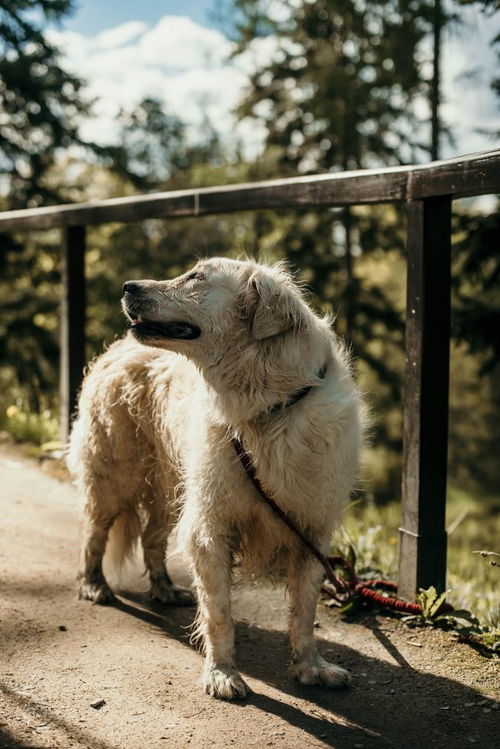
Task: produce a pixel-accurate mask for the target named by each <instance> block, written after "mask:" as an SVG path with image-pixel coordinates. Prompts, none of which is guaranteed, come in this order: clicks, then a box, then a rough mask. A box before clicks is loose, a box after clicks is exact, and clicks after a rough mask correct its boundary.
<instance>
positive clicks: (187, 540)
mask: <svg viewBox="0 0 500 749" xmlns="http://www.w3.org/2000/svg"><path fill="white" fill-rule="evenodd" d="M123 309H124V311H125V314H126V315H127V316H128V318H129V320H130V321H131V324H132V328H131V332H130V333H129V335H128V336H127V337H126V338H125V339H123V340H120V341H118V342H116V343H114V344H113V345H112V346H111V347H110V348H109V349H108V350H107V351H106V352H105V353H104V354H103V355H102V356H101V357H100V358H98V359H97V360H96V361H95V362H94V363H93V365H92V366H91V367H90V370H89V372H88V374H87V376H86V378H85V381H84V384H83V388H82V392H81V397H80V404H79V416H78V419H77V421H76V422H75V424H74V427H73V432H72V436H71V442H70V448H69V456H68V464H69V466H70V469H71V470H72V472H73V473H74V474H75V475H76V477H77V478H78V480H79V483H80V486H81V489H82V491H83V492H84V494H85V497H86V537H85V543H84V547H83V551H82V563H81V569H80V574H79V578H80V597H81V598H86V599H89V600H91V601H94V602H96V603H105V602H107V601H110V600H112V598H113V593H112V591H111V590H110V588H109V586H108V585H107V583H106V580H105V579H104V576H103V573H102V557H103V554H104V549H105V546H106V541H107V537H108V534H109V532H110V530H111V531H112V532H113V535H114V536H115V537H116V539H117V540H118V542H119V546H120V549H121V553H122V555H123V554H125V553H127V551H128V550H129V549H130V546H131V544H132V543H133V541H134V540H135V539H136V538H137V536H138V535H139V534H140V535H141V538H142V545H143V549H144V560H145V563H146V567H147V569H148V571H149V575H150V579H151V595H152V596H153V597H154V598H157V599H159V600H160V601H163V602H165V603H187V602H190V601H191V594H190V593H189V591H186V590H184V589H181V588H179V587H177V586H175V585H173V584H172V582H171V580H170V578H169V576H168V574H167V571H166V568H165V551H166V543H167V537H168V534H169V532H170V530H171V528H172V526H173V524H174V523H176V522H178V523H179V534H180V536H179V537H180V539H181V542H182V543H183V546H184V548H185V550H186V551H187V554H188V556H189V559H190V561H191V565H192V569H193V575H194V582H195V585H196V591H197V597H198V607H199V611H198V628H199V630H198V631H199V633H200V635H202V637H203V642H204V648H205V656H206V660H205V669H204V677H203V683H204V686H205V689H206V691H207V692H208V693H209V694H211V695H213V696H215V697H220V698H224V699H234V698H242V697H245V696H246V695H247V694H248V692H249V688H248V686H247V685H246V684H245V682H244V681H243V679H242V678H241V676H240V675H239V673H238V671H237V670H236V668H235V665H234V634H233V624H232V620H231V606H230V585H231V577H232V570H233V567H234V565H235V561H237V562H238V565H239V567H240V568H241V569H242V570H250V571H252V572H256V573H260V574H262V573H266V574H268V573H270V572H272V571H273V570H278V569H279V570H286V575H287V577H286V580H287V590H288V596H289V602H290V640H291V647H292V653H293V672H294V674H295V675H296V677H297V678H298V679H299V680H300V681H301V682H302V683H303V684H323V685H325V686H329V687H337V686H342V685H344V684H346V683H347V681H348V674H347V672H346V671H345V670H343V669H341V668H339V667H338V666H335V665H333V664H330V663H327V662H326V661H325V660H323V658H321V657H320V656H319V654H318V652H317V649H316V646H315V642H314V638H313V623H314V616H315V609H316V603H317V599H318V593H319V589H320V585H321V580H322V576H323V570H322V568H321V565H320V564H319V563H318V562H317V560H316V559H314V557H313V556H312V555H311V554H310V552H308V551H307V550H306V549H305V548H304V547H303V545H302V544H301V542H300V541H299V540H298V539H297V538H296V537H295V536H294V534H293V533H292V532H291V531H290V530H289V529H288V528H287V527H286V526H285V524H284V523H283V522H282V521H281V520H279V519H278V518H276V517H275V516H274V515H273V514H272V512H271V510H270V509H269V507H268V506H267V505H266V504H265V503H264V501H263V500H262V498H261V497H260V496H259V495H258V494H257V492H256V490H255V488H254V487H253V485H252V483H251V482H250V480H249V478H248V477H247V475H246V474H245V472H244V470H243V468H242V466H241V464H240V462H239V460H238V457H237V455H236V453H235V450H234V447H233V444H232V442H231V438H232V436H234V435H238V437H239V438H240V439H241V441H242V442H243V445H244V447H245V449H246V451H247V452H248V453H249V454H250V455H251V457H252V460H253V462H254V465H255V468H256V471H257V476H258V477H259V479H260V481H261V483H262V484H263V486H264V487H265V489H266V491H267V492H268V493H269V494H270V495H271V496H272V497H273V498H274V499H276V501H277V502H278V503H279V504H281V506H282V507H283V509H284V510H285V511H286V512H287V513H288V514H289V515H290V516H291V517H292V518H293V519H294V520H295V522H296V523H297V524H298V525H299V526H300V528H301V529H302V530H303V531H304V532H305V533H306V534H307V535H308V536H309V538H310V539H311V540H312V541H313V542H314V543H315V544H316V545H317V546H318V547H319V549H320V550H321V551H322V552H327V551H328V546H329V542H330V538H331V533H332V529H333V527H334V524H335V521H336V519H337V517H338V515H339V513H340V511H341V509H342V506H343V504H344V502H345V501H346V500H347V498H348V496H349V493H350V491H351V488H352V485H353V481H354V478H355V474H356V470H357V464H358V454H359V449H360V442H361V415H360V411H361V408H360V400H359V395H358V391H357V389H356V387H355V385H354V383H353V379H352V376H351V372H350V368H349V363H348V360H347V357H346V355H345V353H344V351H343V349H342V347H341V345H340V344H339V342H338V340H337V339H336V338H335V336H334V334H333V333H332V332H331V329H330V325H329V322H328V321H327V320H325V319H321V318H319V317H318V316H317V315H316V314H314V312H313V311H312V310H311V309H310V308H309V307H308V306H307V304H306V303H305V301H304V299H303V297H302V294H301V292H300V290H299V289H298V288H297V286H296V285H295V284H294V283H293V281H292V279H291V277H290V276H289V275H288V274H287V273H286V272H285V271H284V270H283V269H282V267H280V266H275V267H269V266H265V265H260V264H257V263H255V262H251V261H235V260H228V259H224V258H213V259H210V260H203V261H201V262H199V263H197V265H196V266H195V268H194V269H193V270H192V271H191V272H189V273H186V274H185V275H183V276H180V277H179V278H176V279H174V280H172V281H129V282H127V283H126V284H125V285H124V296H123ZM141 521H142V522H141Z"/></svg>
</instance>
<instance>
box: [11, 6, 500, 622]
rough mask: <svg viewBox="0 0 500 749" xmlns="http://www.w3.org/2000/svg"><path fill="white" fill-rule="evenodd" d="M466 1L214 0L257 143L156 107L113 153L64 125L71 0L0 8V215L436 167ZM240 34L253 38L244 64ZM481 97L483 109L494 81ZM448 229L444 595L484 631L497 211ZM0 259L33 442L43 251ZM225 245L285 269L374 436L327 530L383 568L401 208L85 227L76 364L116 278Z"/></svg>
mask: <svg viewBox="0 0 500 749" xmlns="http://www.w3.org/2000/svg"><path fill="white" fill-rule="evenodd" d="M470 5H474V6H477V7H478V8H479V9H480V11H481V13H482V14H485V16H486V17H487V18H489V19H492V21H493V19H496V18H497V13H498V9H499V6H498V3H497V2H496V0H477V2H467V1H466V0H462V2H459V1H458V0H447V1H446V2H443V0H304V2H302V1H301V0H290V1H289V2H287V1H286V0H283V2H278V3H277V2H276V0H272V1H271V0H268V1H266V0H219V1H218V2H217V0H214V4H213V9H212V14H213V15H212V18H213V19H214V22H215V23H216V25H218V27H219V28H220V29H221V31H223V33H224V35H225V37H226V38H227V39H228V40H230V45H229V54H230V56H231V58H232V59H235V60H237V59H238V58H240V59H245V56H248V55H249V53H253V56H254V62H253V67H252V68H251V70H250V72H249V75H248V84H247V86H246V88H245V90H244V92H243V94H242V96H241V98H240V101H239V103H238V105H237V108H236V110H235V117H236V120H237V121H238V122H239V123H244V124H245V126H246V128H247V132H251V131H252V129H253V128H254V129H255V130H256V131H258V132H259V133H261V138H260V143H259V146H258V147H254V148H253V151H252V152H251V153H250V154H249V152H248V148H247V147H246V146H245V142H244V141H243V140H238V138H233V139H227V138H225V137H224V136H221V134H220V132H219V131H218V129H217V127H216V123H214V122H213V121H211V118H210V112H209V110H208V108H207V110H206V111H205V110H204V108H203V102H200V103H198V104H197V106H198V109H199V110H200V111H199V118H198V122H199V124H198V126H197V127H196V128H193V127H192V126H191V124H190V122H189V121H186V120H184V119H183V118H182V117H180V116H179V114H178V113H173V112H172V111H169V110H168V109H167V108H166V107H165V105H164V103H163V102H162V100H161V99H160V98H155V97H153V96H147V97H145V98H143V99H142V100H141V101H138V102H137V103H136V105H135V106H133V107H132V108H130V109H128V110H125V109H122V110H121V111H120V112H119V114H118V116H117V118H116V123H115V130H116V138H115V140H114V142H113V143H111V144H109V143H108V144H106V145H103V144H102V142H93V140H92V138H91V137H89V133H90V134H91V128H89V127H88V126H87V127H82V123H85V122H88V121H89V118H90V121H91V116H92V112H93V111H94V110H95V108H96V107H97V108H98V107H99V101H96V100H95V99H94V100H92V99H91V98H90V96H89V95H88V92H87V91H86V84H85V80H82V79H80V78H79V77H78V76H77V75H75V74H74V73H73V72H71V71H70V70H68V69H66V67H65V66H64V63H63V57H62V55H61V53H60V52H59V50H58V48H57V46H56V44H55V42H54V34H53V33H52V34H51V33H50V31H49V30H50V28H53V27H54V23H55V22H57V21H58V20H59V21H61V20H63V19H64V18H65V17H67V16H68V14H71V12H72V11H73V10H74V9H75V3H74V2H73V1H72V0H0V171H1V174H0V210H10V209H16V208H24V207H27V206H30V207H31V206H38V205H48V204H54V203H60V202H73V201H82V200H90V199H95V198H109V197H115V196H121V195H130V194H135V193H142V192H149V191H156V190H171V189H180V188H185V187H186V188H187V187H199V186H208V185H215V184H225V183H231V182H241V181H253V180H261V179H268V178H273V177H287V176H294V175H297V174H316V173H321V172H327V171H337V170H345V169H358V168H364V167H374V166H386V165H399V164H409V163H425V162H427V161H429V160H431V159H436V158H439V157H440V156H441V155H442V153H443V150H446V153H447V155H448V154H449V151H450V148H453V143H454V128H455V126H456V124H457V123H454V122H448V121H444V119H443V117H442V111H443V101H442V98H443V97H442V86H441V79H442V75H443V71H442V59H443V55H442V49H443V40H444V39H445V38H446V35H460V34H467V28H466V27H464V24H463V18H462V16H463V13H464V8H465V6H470ZM277 8H278V10H279V12H277V10H276V9H277ZM493 28H494V24H493V23H492V29H493ZM256 40H259V41H260V42H262V43H264V44H266V43H268V42H269V41H272V49H273V51H272V54H267V55H263V56H262V61H261V62H259V59H258V58H259V55H258V54H257V55H255V42H256ZM491 45H492V48H493V49H494V50H495V51H496V53H497V54H499V53H500V35H495V34H493V33H492V38H491ZM255 58H257V59H255ZM499 59H500V58H499ZM477 74H478V72H477V70H475V69H470V70H469V71H468V76H469V77H470V78H472V79H473V77H474V76H475V75H477ZM126 80H127V71H126V70H124V82H123V85H126ZM489 85H491V87H492V89H493V91H495V92H496V93H497V94H498V95H500V76H499V77H497V78H495V77H493V79H492V80H491V81H490V84H489ZM477 130H478V132H482V133H483V135H484V136H485V142H491V147H494V145H495V143H494V141H495V139H498V132H494V129H490V131H488V132H486V129H485V127H484V124H483V123H481V122H478V126H477ZM82 133H83V134H82ZM488 139H490V141H488ZM497 142H498V141H497ZM453 228H454V235H453V320H452V344H451V349H452V365H451V394H450V409H451V411H450V448H449V481H450V501H449V503H448V507H449V529H450V530H451V531H452V534H453V535H452V536H451V538H450V541H451V548H450V552H451V554H450V565H451V566H450V577H451V580H452V581H453V579H454V577H453V576H454V575H455V579H456V580H460V587H461V595H462V599H461V601H462V600H465V602H466V603H467V604H468V605H470V606H471V607H472V608H474V609H475V610H480V611H481V612H482V613H483V614H484V615H485V616H486V617H489V619H490V620H491V621H498V617H499V612H498V602H497V603H495V599H494V593H493V587H494V582H493V577H492V574H493V575H494V574H495V573H496V570H493V573H492V571H491V568H490V567H489V566H488V565H485V564H484V562H483V560H481V559H478V558H477V557H474V556H473V555H472V551H473V550H474V549H478V548H484V547H487V546H488V543H489V541H491V544H493V543H494V538H495V533H496V534H497V536H496V537H497V538H498V534H499V531H500V528H499V521H500V479H499V472H498V446H499V444H500V378H499V376H498V375H499V366H500V288H499V276H500V252H499V250H500V217H499V213H498V211H497V210H495V203H494V201H493V199H490V200H488V201H486V202H484V201H483V202H482V201H479V202H478V201H470V200H469V201H457V202H456V203H454V217H453ZM0 247H1V253H0V298H1V300H2V318H1V320H0V428H2V429H4V430H6V431H7V432H9V433H11V434H13V435H14V436H15V437H16V438H19V439H27V440H31V441H34V442H37V443H38V444H42V443H46V442H48V441H50V440H54V439H55V438H56V433H57V427H56V424H57V378H58V354H59V343H58V329H59V299H60V237H59V234H58V232H44V233H33V234H30V235H21V234H0ZM242 252H245V253H249V254H252V255H255V256H257V257H261V258H265V259H270V260H274V259H283V258H284V259H287V260H288V261H289V262H290V263H291V265H292V268H294V269H296V270H297V273H298V277H299V279H300V280H301V281H304V282H306V284H307V286H308V288H309V289H310V291H311V292H312V295H313V296H312V298H311V301H312V303H313V304H314V305H316V307H317V308H318V309H319V310H321V311H324V312H333V313H334V314H335V316H336V323H335V326H336V329H337V331H338V332H339V333H340V334H341V335H343V336H344V337H345V338H346V339H347V341H348V342H349V345H350V346H351V348H352V351H353V353H354V356H355V362H356V370H357V375H358V377H359V381H360V384H361V387H362V389H363V391H364V392H365V394H366V399H367V402H368V404H369V407H370V409H371V413H372V417H373V427H372V432H371V437H370V439H371V444H370V447H369V449H368V450H367V455H366V460H365V463H366V469H365V473H364V478H363V483H362V487H361V490H360V493H359V495H358V499H357V500H356V501H355V503H354V504H353V507H352V508H351V510H350V515H348V517H347V519H346V525H347V527H348V529H349V533H350V534H352V537H353V539H354V541H355V543H356V545H357V546H358V551H359V552H360V553H361V554H362V556H363V560H364V563H365V564H366V565H372V566H382V567H383V568H384V571H386V572H387V571H391V568H394V565H395V558H396V557H395V550H396V546H397V533H396V528H397V516H398V509H397V508H398V501H399V498H400V491H401V489H400V484H401V454H402V405H401V404H402V384H403V370H404V312H405V274H406V261H405V215H404V210H403V209H401V208H399V207H395V206H375V207H366V206H365V207H359V208H344V209H335V210H333V209H314V210H310V209H307V210H301V211H295V212H285V211H282V212H280V211H276V212H270V211H262V212H252V213H242V214H237V215H231V216H220V217H217V216H216V217H208V218H196V219H182V220H169V221H159V220H154V221H153V220H152V221H146V222H143V223H142V224H134V225H128V226H121V225H114V224H108V225H105V226H100V227H94V228H92V229H91V230H90V232H89V237H88V250H87V258H86V262H87V267H86V272H87V279H88V289H87V294H88V307H87V314H88V323H87V335H88V344H87V345H88V350H87V355H88V358H91V357H92V356H94V355H95V354H96V353H98V352H100V351H102V348H103V345H105V344H106V343H109V342H110V341H112V340H113V339H114V338H115V337H116V336H118V335H121V334H122V333H123V331H124V321H123V317H122V315H121V312H120V306H119V299H120V293H121V285H122V283H123V281H124V280H125V279H127V278H135V277H138V278H141V277H143V278H144V277H152V278H168V277H171V276H175V275H177V274H178V273H181V272H183V271H184V270H186V269H187V267H189V266H190V265H191V264H192V263H193V260H194V259H195V258H196V257H197V256H199V255H205V254H211V255H213V254H217V255H233V256H235V255H238V254H240V253H242ZM491 544H490V545H491ZM453 549H455V550H456V556H455V557H453V553H454V552H453ZM497 551H498V549H497ZM453 560H455V561H453ZM467 586H469V587H468V588H467ZM471 601H472V603H471Z"/></svg>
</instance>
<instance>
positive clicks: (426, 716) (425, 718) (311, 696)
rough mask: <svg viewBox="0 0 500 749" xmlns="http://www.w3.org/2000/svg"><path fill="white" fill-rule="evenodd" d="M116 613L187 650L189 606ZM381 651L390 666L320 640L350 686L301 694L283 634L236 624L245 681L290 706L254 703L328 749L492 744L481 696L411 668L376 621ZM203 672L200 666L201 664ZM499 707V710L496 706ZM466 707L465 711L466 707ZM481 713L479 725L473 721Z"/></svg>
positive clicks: (126, 605)
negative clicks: (254, 682) (278, 694)
mask: <svg viewBox="0 0 500 749" xmlns="http://www.w3.org/2000/svg"><path fill="white" fill-rule="evenodd" d="M114 606H115V607H116V608H117V609H119V610H120V611H122V612H124V613H126V614H129V615H132V616H135V617H138V618H139V619H141V620H143V621H144V622H147V623H148V624H150V625H153V626H154V627H155V628H158V629H160V630H161V631H163V632H164V633H165V634H166V635H168V636H169V637H172V638H175V639H176V640H178V641H181V642H183V643H184V644H186V645H189V636H190V630H191V625H192V622H193V619H194V613H195V610H194V607H190V608H171V607H166V606H163V605H161V604H155V603H154V602H151V601H149V600H148V598H147V597H146V596H145V595H143V594H133V593H126V594H123V593H122V594H120V599H117V600H116V602H115V604H114ZM366 623H367V628H368V629H370V630H371V631H372V632H373V633H374V634H375V636H376V638H377V639H378V640H379V642H380V644H381V645H382V646H383V647H384V649H385V651H386V656H387V660H385V659H384V660H381V659H379V658H370V657H368V656H366V655H364V654H362V653H359V652H357V651H356V650H354V649H352V648H350V647H347V646H345V645H342V644H340V643H332V642H329V641H327V640H324V639H322V638H321V637H317V642H318V646H319V649H320V652H321V653H322V655H324V656H325V657H326V658H327V659H329V660H331V661H334V662H336V663H338V664H340V665H342V666H344V667H346V668H348V669H349V670H350V671H351V672H352V674H353V685H352V687H351V688H349V689H347V690H342V691H332V690H328V689H324V688H321V687H304V686H302V685H300V684H298V683H297V682H296V681H294V680H293V679H292V677H291V675H290V672H289V669H288V665H289V659H290V653H289V648H288V642H287V637H286V635H285V633H283V632H280V631H275V630H271V629H264V628H262V627H259V626H255V625H251V624H248V623H245V622H236V640H237V643H238V650H237V662H238V667H239V669H240V670H241V672H242V674H243V675H247V676H249V677H252V678H254V679H258V680H260V681H262V682H265V683H267V684H269V685H270V686H272V687H274V688H275V689H276V690H278V691H280V692H282V693H284V694H287V695H290V696H292V697H293V698H294V699H293V700H292V701H290V699H289V698H288V699H286V700H280V699H279V697H278V698H275V697H271V696H269V695H268V694H259V693H255V694H253V695H252V696H251V697H250V698H249V700H247V701H244V702H235V703H231V704H232V705H234V706H240V707H244V706H245V705H247V704H249V703H251V704H252V705H253V706H254V707H257V708H258V709H260V710H262V711H264V712H265V713H267V714H274V715H276V716H278V717H279V718H281V719H282V720H285V721H286V722H288V723H289V724H290V725H291V726H295V727H296V728H299V729H301V730H302V731H305V732H307V733H308V734H310V736H311V737H315V738H317V739H320V740H321V741H322V742H323V745H325V744H326V745H328V746H332V747H340V748H343V747H345V748H346V749H353V747H355V746H356V747H357V746H359V747H366V748H368V747H370V746H393V747H405V749H406V748H407V747H408V748H411V747H413V748H414V749H421V747H423V746H426V747H427V746H429V747H443V748H444V747H447V748H449V747H450V746H451V747H453V748H454V749H458V748H459V747H470V746H471V744H474V743H477V744H478V745H479V746H481V747H484V748H486V747H489V746H494V745H495V741H496V739H495V736H496V737H497V738H498V733H497V730H498V726H496V727H495V714H496V716H498V713H496V710H495V708H493V709H492V707H493V702H492V701H491V704H489V707H488V710H489V712H488V713H486V714H485V713H484V712H482V710H483V709H484V704H483V708H482V707H481V706H480V704H479V703H481V701H483V703H484V699H483V695H481V694H480V693H479V692H478V691H476V690H475V689H473V688H470V687H467V686H465V685H463V684H460V683H458V682H456V681H453V680H452V679H448V678H445V677H442V676H436V675H433V674H431V673H426V672H422V671H417V670H415V669H413V668H412V667H411V666H410V664H409V663H408V661H407V660H406V659H405V658H404V656H403V655H402V654H401V653H400V652H399V650H398V649H397V647H396V646H395V645H394V644H393V643H392V642H391V640H390V639H389V638H388V637H387V635H386V634H385V633H384V632H383V631H381V629H380V628H379V626H378V623H377V620H376V619H375V618H369V619H367V620H366ZM200 670H201V663H200ZM495 704H496V705H497V707H498V704H497V703H495ZM467 706H468V707H467ZM480 712H481V720H480V721H477V720H476V719H477V717H478V715H479V713H480Z"/></svg>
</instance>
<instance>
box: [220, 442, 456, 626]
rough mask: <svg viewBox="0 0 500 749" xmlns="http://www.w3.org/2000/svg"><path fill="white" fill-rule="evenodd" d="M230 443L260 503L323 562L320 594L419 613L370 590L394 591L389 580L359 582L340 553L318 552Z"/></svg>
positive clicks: (411, 606) (242, 453)
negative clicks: (340, 572)
mask: <svg viewBox="0 0 500 749" xmlns="http://www.w3.org/2000/svg"><path fill="white" fill-rule="evenodd" d="M232 443H233V446H234V449H235V450H236V454H237V455H238V458H239V460H240V463H241V465H242V466H243V468H244V470H245V473H246V474H247V476H248V478H249V479H250V481H251V482H252V484H253V485H254V487H255V488H256V490H257V491H258V493H259V494H260V496H261V497H262V499H263V500H264V502H266V504H267V505H268V506H269V507H270V508H271V510H272V511H273V512H274V514H275V515H277V516H278V517H279V518H281V520H282V521H283V522H284V523H285V525H287V526H288V527H289V528H290V530H291V531H293V532H294V533H295V535H296V536H298V537H299V538H300V540H301V541H302V543H303V544H304V546H306V547H307V548H308V549H309V551H310V552H311V554H312V555H313V556H315V557H316V559H317V560H318V562H320V563H321V564H322V565H323V568H324V570H325V573H326V578H327V580H325V582H324V583H323V586H322V591H323V592H324V593H327V594H328V595H329V596H331V598H333V599H334V601H335V602H336V603H337V604H339V605H343V604H345V603H347V601H348V600H349V599H350V598H351V597H352V596H353V595H355V594H358V595H360V596H361V597H362V598H365V599H367V600H369V601H371V602H373V603H377V604H378V605H379V606H384V607H385V608H390V609H393V610H395V611H400V612H402V613H408V614H421V613H422V608H421V606H419V604H418V603H410V602H409V601H403V600H402V599H400V598H395V597H394V596H386V595H383V594H382V593H378V592H377V591H376V590H374V589H375V588H382V589H383V590H387V591H391V592H393V593H396V592H397V589H398V588H397V585H396V584H395V583H391V582H389V581H388V580H363V581H362V582H361V581H360V580H359V579H358V577H357V575H356V573H355V571H354V568H353V566H352V564H351V563H350V562H349V561H348V560H347V559H344V557H340V556H330V557H329V556H326V554H322V553H321V551H319V549H318V548H316V546H315V545H314V544H313V542H312V541H311V540H310V539H309V538H307V536H306V535H304V533H303V532H302V531H301V530H300V528H299V527H298V526H297V525H295V523H294V522H293V520H292V519H291V518H290V517H289V516H288V515H287V514H286V512H285V511H284V510H283V509H282V508H281V507H280V505H279V504H278V503H277V502H276V501H275V500H274V499H273V498H272V497H270V496H269V495H268V494H267V492H266V491H265V490H264V488H263V486H262V484H261V483H260V481H259V479H258V478H257V472H256V470H255V466H254V464H253V461H252V459H251V457H250V456H249V454H248V453H247V452H246V450H245V448H244V447H243V444H242V443H241V441H240V440H239V439H238V438H237V437H233V438H232ZM337 567H341V568H342V569H343V570H344V572H345V573H346V576H345V577H343V576H342V575H337V574H335V569H336V568H337ZM451 609H452V607H451V606H450V605H449V604H446V603H444V604H442V606H441V610H442V611H445V610H448V611H449V610H451Z"/></svg>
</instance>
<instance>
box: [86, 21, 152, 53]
mask: <svg viewBox="0 0 500 749" xmlns="http://www.w3.org/2000/svg"><path fill="white" fill-rule="evenodd" d="M146 29H147V24H145V23H144V22H143V21H127V23H121V24H120V25H119V26H115V28H114V29H106V31H102V32H101V33H100V34H98V35H97V37H96V39H95V44H96V47H102V48H103V49H109V48H112V47H121V45H122V44H126V43H127V42H130V41H132V39H135V37H137V36H139V34H142V33H143V32H144V31H146Z"/></svg>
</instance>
